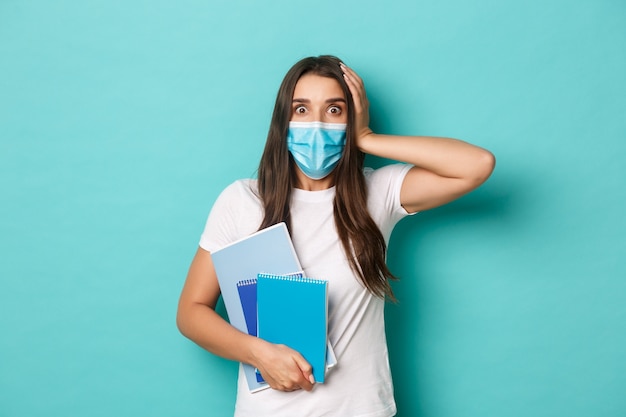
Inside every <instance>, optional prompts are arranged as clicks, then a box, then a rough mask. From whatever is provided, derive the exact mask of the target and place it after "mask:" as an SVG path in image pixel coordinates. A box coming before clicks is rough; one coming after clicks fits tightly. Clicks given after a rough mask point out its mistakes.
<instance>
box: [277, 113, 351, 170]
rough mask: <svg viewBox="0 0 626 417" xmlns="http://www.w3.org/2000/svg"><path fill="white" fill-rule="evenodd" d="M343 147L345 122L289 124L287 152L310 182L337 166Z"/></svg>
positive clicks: (344, 142)
mask: <svg viewBox="0 0 626 417" xmlns="http://www.w3.org/2000/svg"><path fill="white" fill-rule="evenodd" d="M345 145H346V124H345V123H322V122H289V131H288V133H287V149H289V152H291V155H293V159H294V160H295V161H296V164H297V165H298V168H300V170H302V172H304V175H306V176H307V177H309V178H311V179H314V180H319V179H322V178H324V177H326V176H328V174H330V173H331V172H332V171H333V169H335V167H336V166H337V164H338V163H339V160H340V159H341V154H342V153H343V148H344V147H345Z"/></svg>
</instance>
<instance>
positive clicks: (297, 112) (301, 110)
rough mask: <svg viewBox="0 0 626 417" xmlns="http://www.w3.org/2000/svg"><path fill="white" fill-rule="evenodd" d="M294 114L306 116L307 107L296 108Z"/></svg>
mask: <svg viewBox="0 0 626 417" xmlns="http://www.w3.org/2000/svg"><path fill="white" fill-rule="evenodd" d="M294 113H296V114H304V113H306V107H304V106H298V107H296V108H295V110H294Z"/></svg>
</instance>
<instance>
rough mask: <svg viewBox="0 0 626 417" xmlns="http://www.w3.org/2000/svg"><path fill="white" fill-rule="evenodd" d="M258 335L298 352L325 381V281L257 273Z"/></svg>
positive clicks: (316, 374)
mask: <svg viewBox="0 0 626 417" xmlns="http://www.w3.org/2000/svg"><path fill="white" fill-rule="evenodd" d="M257 319H258V335H259V337H261V338H262V339H265V340H267V341H268V342H272V343H280V344H284V345H287V346H289V347H290V348H292V349H294V350H296V351H298V352H300V354H301V355H302V356H304V358H305V359H306V360H307V361H308V362H309V363H310V364H311V366H312V367H313V376H314V377H315V381H316V382H319V383H323V382H324V375H325V371H326V345H327V331H328V283H327V281H322V280H316V279H310V278H297V277H285V276H277V275H271V274H262V273H261V274H258V279H257Z"/></svg>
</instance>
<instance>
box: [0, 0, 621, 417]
mask: <svg viewBox="0 0 626 417" xmlns="http://www.w3.org/2000/svg"><path fill="white" fill-rule="evenodd" d="M322 53H332V54H336V55H339V56H340V57H341V58H342V59H343V60H345V62H347V63H348V64H349V65H351V66H352V67H354V68H355V69H356V70H357V71H358V72H359V73H360V74H361V76H362V77H363V78H364V80H365V82H366V86H367V88H368V94H369V97H370V100H371V118H372V126H373V128H374V129H375V130H377V131H379V132H385V133H404V134H428V135H441V136H452V137H458V138H461V139H464V140H467V141H470V142H472V143H476V144H478V145H480V146H483V147H486V148H488V149H490V150H491V151H493V152H494V153H495V154H496V156H497V160H498V166H497V168H496V171H495V172H494V174H493V176H492V178H491V179H490V180H489V181H488V182H487V183H486V184H485V185H484V186H483V187H482V188H480V189H479V190H477V191H476V192H474V193H472V194H470V195H469V196H466V197H464V198H462V199H460V200H458V201H457V202H455V203H452V204H450V205H448V206H445V207H442V208H439V209H435V210H432V211H430V212H426V213H422V214H420V215H417V216H414V217H412V218H409V219H406V220H403V221H402V222H401V223H400V224H399V226H398V227H397V228H396V231H395V232H394V235H393V237H392V242H391V244H390V255H389V263H390V266H391V268H392V269H393V270H394V271H395V272H396V273H397V274H398V275H400V276H401V277H402V280H401V281H400V282H398V283H396V284H395V286H394V288H395V290H396V293H397V295H398V297H399V299H400V303H399V304H397V305H389V306H388V309H387V324H388V326H387V327H388V338H389V348H390V354H391V364H392V368H393V373H394V380H395V387H396V398H397V402H398V409H399V413H398V416H401V417H407V416H423V417H456V416H459V417H474V416H476V417H478V416H480V417H486V416H497V417H502V416H506V417H517V416H520V417H522V416H524V417H527V416H533V417H543V416H559V417H561V416H568V417H578V416H580V417H588V416H594V417H595V416H602V417H617V416H623V415H626V397H625V396H624V392H626V356H625V352H626V325H625V323H626V303H625V299H626V283H625V280H624V279H625V277H626V267H625V265H624V256H623V254H624V248H625V243H626V242H625V235H626V222H625V221H624V219H623V216H622V214H623V213H622V212H623V210H624V207H625V203H626V198H625V194H624V185H625V184H624V182H625V179H626V169H625V168H624V161H626V117H625V114H626V76H625V74H626V3H624V2H623V1H620V0H588V1H585V0H574V1H571V0H570V1H565V0H547V1H546V0H542V1H538V0H531V1H525V2H518V1H516V2H513V1H502V2H496V1H487V0H475V1H472V2H466V1H461V0H447V1H439V2H432V1H428V2H427V1H422V0H419V1H391V2H372V3H368V2H362V1H356V0H353V1H344V2H341V1H328V0H321V1H316V2H308V3H307V2H304V3H303V2H292V1H272V2H254V1H242V0H238V1H197V0H191V1H187V2H180V3H173V2H166V1H161V0H156V1H155V0H153V1H120V0H113V1H112V0H108V1H84V2H78V1H74V2H71V1H54V2H49V1H17V0H2V1H0V193H1V194H0V195H1V198H2V202H1V204H0V257H1V261H0V283H1V284H0V285H1V287H0V416H2V417H14V416H228V415H231V414H232V409H233V404H234V398H235V373H236V364H234V363H232V362H228V361H226V360H223V359H220V358H217V357H214V356H212V355H211V354H208V353H206V352H204V351H203V350H201V349H200V348H198V347H197V346H195V345H194V344H192V343H191V342H190V341H188V340H186V339H185V338H183V337H182V336H181V335H180V334H179V333H178V331H177V329H176V326H175V313H176V303H177V299H178V295H179V292H180V289H181V287H182V284H183V281H184V278H185V274H186V271H187V267H188V265H189V262H190V260H191V257H192V256H193V253H194V251H195V248H196V246H197V242H198V239H199V235H200V233H201V231H202V228H203V226H204V221H205V219H206V215H207V213H208V211H209V209H210V207H211V204H212V202H213V201H214V199H215V198H216V196H217V195H218V193H219V192H220V190H221V189H222V188H223V187H224V186H226V185H227V184H228V183H230V182H231V181H233V180H235V179H237V178H241V177H250V176H253V175H255V170H256V167H257V163H258V160H259V158H260V153H261V151H262V147H263V144H264V140H265V135H266V133H267V128H268V125H269V119H270V115H271V112H272V106H273V102H274V99H275V94H276V91H277V89H278V85H279V83H280V81H281V79H282V77H283V75H284V73H285V72H286V71H287V69H288V68H289V67H290V66H291V65H292V64H293V63H295V62H296V61H297V60H298V59H300V58H302V57H304V56H308V55H317V54H322ZM370 162H372V164H374V165H380V164H381V163H384V162H385V161H380V160H375V159H371V160H370Z"/></svg>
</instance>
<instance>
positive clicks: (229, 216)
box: [199, 180, 262, 252]
mask: <svg viewBox="0 0 626 417" xmlns="http://www.w3.org/2000/svg"><path fill="white" fill-rule="evenodd" d="M252 185H253V184H252V183H251V181H249V180H239V181H236V182H234V183H232V184H231V185H229V186H228V187H226V188H225V189H224V191H222V193H221V194H220V195H219V196H218V197H217V200H215V203H214V204H213V207H212V208H211V211H210V213H209V216H208V218H207V221H206V224H205V226H204V231H203V232H202V235H201V236H200V243H199V245H200V247H201V248H202V249H204V250H207V251H209V252H215V251H216V250H218V249H220V248H222V247H224V246H226V245H228V244H229V243H231V242H234V241H235V240H238V239H240V238H242V237H244V236H247V235H249V234H251V233H254V232H255V231H256V230H257V228H258V227H259V224H260V221H261V214H262V209H261V205H260V202H259V199H258V197H257V195H256V193H255V192H254V189H253V187H252Z"/></svg>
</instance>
